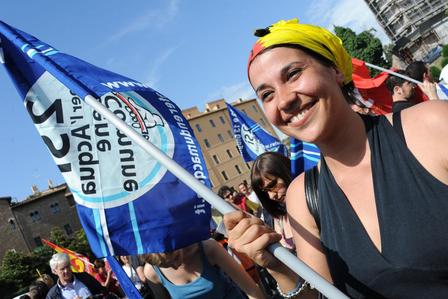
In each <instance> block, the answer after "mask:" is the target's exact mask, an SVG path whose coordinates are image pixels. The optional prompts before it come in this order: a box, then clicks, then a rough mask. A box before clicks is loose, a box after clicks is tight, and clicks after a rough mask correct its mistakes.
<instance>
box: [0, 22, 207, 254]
mask: <svg viewBox="0 0 448 299" xmlns="http://www.w3.org/2000/svg"><path fill="white" fill-rule="evenodd" d="M0 39H1V44H0V46H1V48H2V51H3V55H4V57H3V62H4V65H5V67H6V69H7V71H8V73H9V75H10V76H11V78H12V81H13V82H14V84H15V86H16V87H17V90H18V91H19V93H20V95H21V97H22V100H23V102H24V105H25V107H26V109H27V110H28V112H29V114H30V116H31V119H32V121H33V122H34V124H35V126H36V128H37V130H38V131H39V133H40V135H41V136H42V139H43V140H44V142H45V144H46V145H47V147H48V149H49V150H50V153H51V155H52V156H53V158H54V160H55V162H56V164H57V166H58V167H59V169H60V171H61V172H62V175H63V176H64V179H65V180H66V182H67V184H68V186H69V187H70V190H71V191H72V193H73V196H74V198H75V200H76V202H77V209H78V214H79V217H80V220H81V223H82V225H83V228H84V230H85V232H86V234H87V238H88V240H89V243H90V246H91V248H92V250H93V252H94V253H95V255H96V256H98V257H99V256H110V255H132V254H142V253H145V252H162V251H171V250H174V249H177V248H182V247H185V246H187V245H189V244H192V243H194V242H197V241H199V240H203V239H206V238H208V237H209V222H210V206H209V204H208V203H206V202H205V201H204V200H203V199H201V198H199V197H198V195H197V194H196V193H195V192H193V191H192V190H191V189H190V188H188V187H187V186H186V185H185V184H184V183H182V182H181V181H179V180H178V179H177V178H176V177H175V176H174V175H173V174H171V173H170V172H168V171H167V170H166V168H164V167H162V166H161V164H160V163H159V162H158V161H157V160H155V159H153V158H152V157H150V156H148V154H147V153H146V152H145V151H144V150H143V149H141V148H140V147H139V146H137V145H136V144H135V142H134V141H132V140H131V139H130V138H128V137H127V136H126V135H124V134H123V133H122V132H121V131H120V130H118V129H116V128H115V127H114V126H112V125H111V124H110V123H108V122H107V121H106V120H105V119H104V118H103V117H102V116H101V115H100V114H99V113H98V112H96V111H94V110H93V109H92V108H91V107H90V106H88V105H87V104H85V102H83V100H82V99H84V97H86V96H87V95H89V94H90V95H92V96H94V97H95V98H96V99H97V101H99V102H101V103H102V104H104V105H105V106H106V107H107V108H108V109H109V110H110V111H112V112H113V113H114V114H115V115H116V116H118V117H119V118H121V119H122V120H123V121H124V122H126V123H127V124H128V125H130V126H132V127H133V128H134V129H135V130H136V131H137V132H139V133H140V134H141V135H142V136H144V137H145V138H146V139H148V140H149V141H151V142H152V143H153V144H154V145H155V146H157V147H158V148H159V149H160V150H161V151H162V152H164V153H165V154H166V155H168V156H169V157H171V158H172V159H173V160H175V161H176V162H177V163H178V164H180V165H181V166H182V167H184V168H185V169H186V170H187V171H189V172H190V173H191V174H193V175H194V176H195V177H196V178H197V179H199V180H200V181H202V182H203V183H204V184H206V185H207V186H210V182H209V177H208V172H207V169H206V167H205V162H204V159H203V157H202V153H201V151H200V147H199V144H198V142H197V140H196V139H195V138H194V135H193V131H192V130H191V128H190V126H189V123H188V121H187V120H186V119H185V118H184V117H183V115H182V111H181V110H180V109H179V108H178V107H177V106H176V105H175V104H174V103H173V102H171V101H170V100H169V99H168V98H166V97H165V96H163V95H161V94H160V93H158V92H157V91H155V90H153V89H151V88H149V87H148V86H145V85H144V84H142V83H140V82H137V81H134V80H132V79H129V78H126V77H124V76H121V75H119V74H115V73H112V72H110V71H107V70H104V69H101V68H98V67H96V66H94V65H91V64H89V63H87V62H84V61H82V60H80V59H78V58H76V57H73V56H70V55H67V54H64V53H61V52H59V51H58V50H56V49H55V48H53V47H52V46H50V45H48V44H46V43H43V42H42V41H40V40H38V39H37V38H35V37H33V36H31V35H29V34H27V33H25V32H23V31H20V30H17V29H15V28H13V27H11V26H9V25H7V24H5V23H3V22H0ZM0 54H1V53H0Z"/></svg>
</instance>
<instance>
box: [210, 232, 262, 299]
mask: <svg viewBox="0 0 448 299" xmlns="http://www.w3.org/2000/svg"><path fill="white" fill-rule="evenodd" d="M203 244H204V250H205V254H206V256H207V258H208V260H209V262H210V264H212V265H217V266H218V267H219V268H221V269H222V271H224V272H225V273H226V274H227V275H229V277H230V278H231V279H232V280H233V281H234V282H235V283H236V284H237V285H238V286H239V287H240V288H241V290H243V291H244V292H245V293H246V294H247V295H248V296H249V298H260V299H261V298H264V295H263V292H262V291H261V289H260V288H259V287H258V286H257V284H256V283H255V282H254V281H253V280H252V278H251V277H250V276H249V274H247V272H246V271H245V270H244V269H243V268H242V267H241V266H240V265H239V264H238V263H237V262H236V261H235V260H234V259H233V257H231V256H230V255H229V254H228V253H227V251H225V249H224V248H223V247H222V246H220V245H219V244H218V243H217V242H216V241H215V240H212V239H210V240H207V241H204V242H203Z"/></svg>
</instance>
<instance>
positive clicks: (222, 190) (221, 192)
mask: <svg viewBox="0 0 448 299" xmlns="http://www.w3.org/2000/svg"><path fill="white" fill-rule="evenodd" d="M227 192H230V193H232V194H233V191H232V189H231V188H230V187H229V186H225V185H224V186H222V187H221V188H219V190H218V196H219V197H221V198H224V194H226V193H227Z"/></svg>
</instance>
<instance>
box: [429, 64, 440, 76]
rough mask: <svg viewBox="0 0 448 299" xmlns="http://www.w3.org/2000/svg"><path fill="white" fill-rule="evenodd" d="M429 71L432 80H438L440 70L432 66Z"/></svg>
mask: <svg viewBox="0 0 448 299" xmlns="http://www.w3.org/2000/svg"><path fill="white" fill-rule="evenodd" d="M429 71H430V72H431V75H432V77H433V78H437V79H438V78H439V77H440V72H441V70H440V69H439V68H438V67H436V66H434V65H433V66H431V67H430V68H429Z"/></svg>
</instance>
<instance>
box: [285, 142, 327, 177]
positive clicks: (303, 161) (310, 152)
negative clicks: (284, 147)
mask: <svg viewBox="0 0 448 299" xmlns="http://www.w3.org/2000/svg"><path fill="white" fill-rule="evenodd" d="M290 145H291V158H290V159H291V176H292V177H293V178H295V177H296V176H298V175H299V174H301V173H302V172H304V171H306V170H308V169H310V168H312V167H314V166H315V165H317V163H318V162H319V160H320V150H319V148H318V147H317V146H315V145H314V144H312V143H308V142H303V141H300V140H298V139H295V138H292V137H291V138H290Z"/></svg>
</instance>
